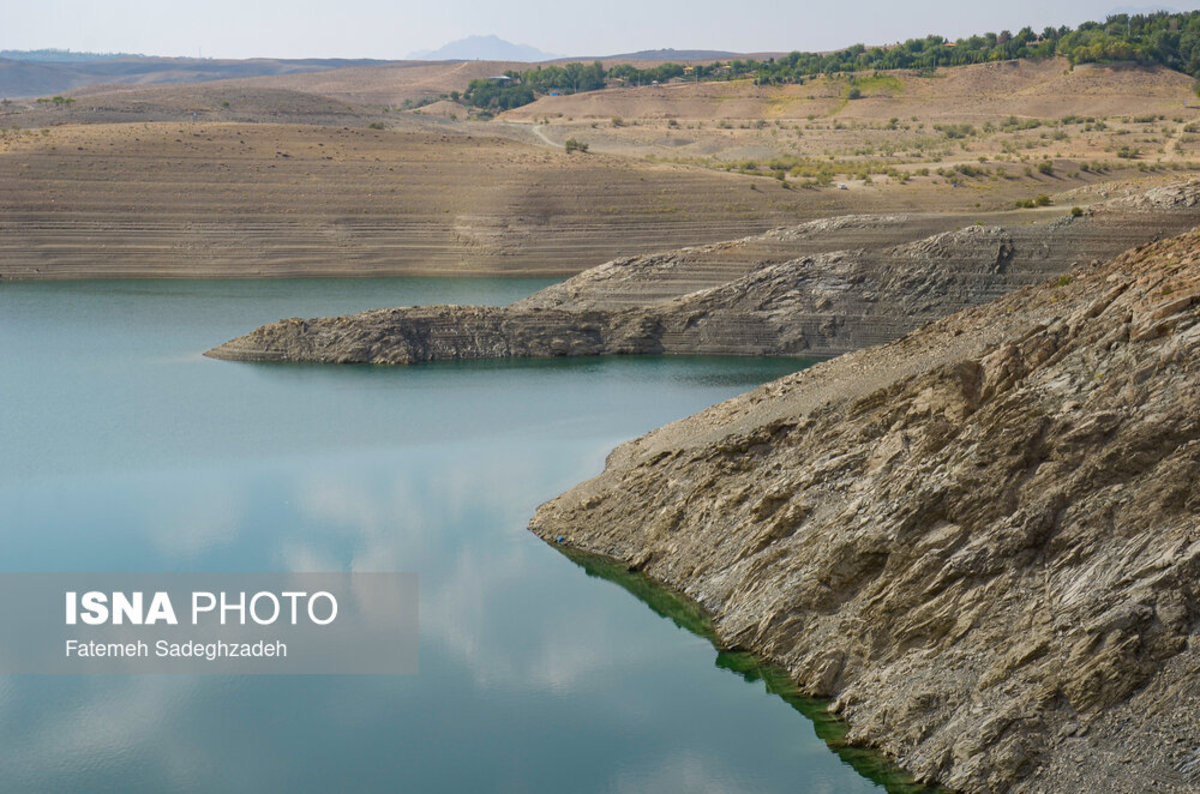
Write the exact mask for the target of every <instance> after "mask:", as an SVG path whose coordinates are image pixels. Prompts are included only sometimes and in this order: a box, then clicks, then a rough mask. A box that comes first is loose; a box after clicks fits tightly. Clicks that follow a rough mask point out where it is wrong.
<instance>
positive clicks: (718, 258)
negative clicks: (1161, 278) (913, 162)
mask: <svg viewBox="0 0 1200 794" xmlns="http://www.w3.org/2000/svg"><path fill="white" fill-rule="evenodd" d="M1198 205H1200V183H1189V184H1185V185H1176V186H1174V187H1170V188H1158V189H1156V190H1155V191H1151V192H1149V193H1146V194H1144V195H1142V196H1139V197H1137V199H1136V200H1125V201H1124V202H1123V203H1119V204H1117V203H1114V204H1102V205H1097V206H1096V207H1095V208H1094V209H1093V210H1092V211H1090V212H1088V213H1086V214H1084V215H1083V216H1080V217H1061V218H1058V219H1057V220H1052V221H1048V222H1044V223H1038V224H1030V223H1028V222H1026V223H1023V224H1005V225H993V226H978V225H973V224H972V225H965V226H963V225H962V224H961V221H962V219H961V218H952V217H947V216H922V215H898V216H897V215H891V216H847V217H842V218H834V219H826V220H820V221H813V222H809V223H806V224H802V225H800V226H796V227H791V228H785V229H777V230H774V231H771V232H768V233H766V234H762V235H756V236H753V237H748V238H744V239H742V240H737V241H733V242H727V243H718V244H714V245H705V246H698V247H692V248H684V249H679V250H676V251H670V252H667V253H662V254H654V255H649V256H640V257H630V258H625V259H618V260H614V261H612V262H609V263H607V264H604V265H601V266H599V267H596V268H592V269H591V270H588V271H585V272H584V273H581V274H580V275H578V276H576V277H574V278H572V279H570V280H568V281H566V282H563V283H562V284H558V285H555V286H552V287H549V288H547V289H545V290H542V291H541V292H539V293H536V294H534V295H532V296H530V297H529V298H527V299H525V300H522V301H518V302H517V303H514V304H513V305H511V306H509V307H505V308H498V309H497V308H480V307H419V308H404V309H389V310H377V311H371V312H364V313H362V314H358V315H352V316H345V317H334V318H325V319H315V320H300V319H291V320H284V321H281V322H278V323H274V324H271V325H267V326H263V327H262V328H259V329H257V330H255V331H253V332H252V333H250V334H247V335H246V336H243V337H240V338H238V339H234V340H232V341H230V342H228V343H226V344H224V345H222V346H220V347H218V348H216V349H215V350H213V351H210V353H209V355H212V356H215V357H218V358H230V359H243V360H255V361H318V362H337V363H349V362H363V363H372V364H411V363H416V362H421V361H433V360H445V359H476V358H504V357H551V356H579V355H599V354H630V353H687V354H693V353H695V354H731V355H804V356H816V357H828V356H834V355H838V354H840V353H844V352H846V351H848V350H856V349H858V348H861V347H864V346H867V345H872V344H877V343H880V342H884V341H887V340H889V339H894V338H896V337H897V336H900V335H901V334H903V333H905V332H907V331H909V330H912V329H913V328H916V327H917V326H919V325H921V324H923V323H926V322H929V321H931V320H934V319H937V318H939V317H943V316H945V315H947V314H949V313H950V312H953V311H956V310H958V309H960V308H962V307H963V306H968V305H973V304H978V303H984V302H986V301H989V300H992V299H994V298H996V297H998V296H999V295H1002V294H1004V293H1006V292H1009V291H1011V290H1013V289H1016V288H1018V287H1021V286H1025V285H1028V284H1034V283H1037V282H1038V281H1041V280H1043V279H1045V278H1046V277H1048V276H1050V275H1056V274H1060V273H1065V272H1066V271H1067V270H1069V269H1070V267H1071V266H1073V265H1075V264H1078V263H1080V262H1085V261H1089V260H1091V259H1102V258H1108V257H1110V256H1113V255H1115V254H1116V253H1118V252H1120V251H1123V250H1125V249H1126V248H1128V247H1130V246H1132V245H1136V244H1138V243H1142V242H1146V241H1148V240H1152V239H1155V238H1156V237H1157V236H1159V235H1164V234H1166V235H1170V234H1177V233H1179V232H1181V231H1183V230H1185V229H1188V228H1191V226H1192V225H1194V224H1195V223H1197V222H1200V206H1198ZM1026 217H1027V216H1026ZM947 226H949V230H948V231H942V232H941V233H934V232H936V231H937V230H938V229H940V228H946V227H947ZM931 233H932V236H929V235H931ZM848 245H854V246H857V247H856V248H847V247H846V246H848Z"/></svg>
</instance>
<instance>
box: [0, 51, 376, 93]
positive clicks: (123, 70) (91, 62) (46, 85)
mask: <svg viewBox="0 0 1200 794" xmlns="http://www.w3.org/2000/svg"><path fill="white" fill-rule="evenodd" d="M5 53H6V54H3V55H0V97H4V98H8V99H18V98H21V97H36V96H45V95H48V94H59V93H62V92H63V91H70V90H72V89H74V88H82V87H83V86H86V85H95V84H97V83H110V84H122V85H130V84H138V85H141V84H145V83H179V82H205V81H208V80H225V79H229V78H236V77H263V76H266V75H274V74H295V73H298V72H315V71H322V70H325V69H336V68H339V67H343V66H372V65H378V64H382V63H386V62H385V61H375V60H362V59H360V60H343V59H328V58H325V59H323V58H305V59H293V60H279V59H272V58H254V59H251V60H241V61H225V60H212V59H208V58H203V59H202V58H160V57H151V56H145V55H123V56H116V57H110V56H106V55H94V54H85V53H67V52H66V51H65V50H63V51H57V50H48V51H42V53H41V54H40V55H39V56H38V57H32V58H31V57H20V56H21V55H28V53H20V52H17V53H14V52H12V51H9V50H6V51H5ZM55 53H57V57H58V58H59V60H54V59H52V58H48V57H42V56H43V55H46V54H55ZM89 56H90V57H89Z"/></svg>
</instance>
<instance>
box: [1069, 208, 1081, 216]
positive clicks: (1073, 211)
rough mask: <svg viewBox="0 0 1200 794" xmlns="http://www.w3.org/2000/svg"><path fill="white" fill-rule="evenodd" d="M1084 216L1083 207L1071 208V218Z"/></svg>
mask: <svg viewBox="0 0 1200 794" xmlns="http://www.w3.org/2000/svg"><path fill="white" fill-rule="evenodd" d="M1080 215H1083V207H1071V217H1072V218H1078V217H1079V216H1080Z"/></svg>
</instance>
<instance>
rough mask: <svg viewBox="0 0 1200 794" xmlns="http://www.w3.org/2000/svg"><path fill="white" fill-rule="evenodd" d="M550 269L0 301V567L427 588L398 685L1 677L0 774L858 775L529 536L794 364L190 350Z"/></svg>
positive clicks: (247, 783) (540, 781) (459, 293)
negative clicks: (402, 362) (304, 359)
mask: <svg viewBox="0 0 1200 794" xmlns="http://www.w3.org/2000/svg"><path fill="white" fill-rule="evenodd" d="M545 283H546V282H545V281H535V280H505V281H496V280H491V281H488V280H462V279H460V280H438V279H390V280H348V281H340V280H335V281H267V282H80V283H73V284H44V283H43V284H3V285H0V406H2V408H0V449H2V450H3V451H4V454H3V455H2V456H0V540H2V542H3V544H4V545H3V547H4V556H3V560H2V563H0V566H2V568H3V569H4V570H10V571H36V570H111V571H128V570H168V571H169V570H179V571H256V570H272V571H274V570H295V571H322V570H331V571H340V570H358V571H388V570H399V571H414V572H416V573H418V574H419V576H420V581H421V604H420V611H421V637H420V640H421V662H420V664H421V669H420V672H419V673H418V674H416V675H410V676H390V677H389V676H376V677H370V676H367V677H339V676H327V677H319V676H316V677H314V676H296V677H282V676H281V677H272V676H257V677H255V676H247V677H205V676H110V677H100V676H96V677H69V678H64V677H57V678H56V677H38V676H8V677H3V678H0V735H3V737H4V742H3V743H2V744H0V780H4V781H5V787H6V788H10V789H11V790H21V791H34V790H36V791H120V792H175V791H179V792H182V791H228V792H243V791H244V792H264V791H289V792H326V791H339V790H342V791H362V792H375V791H379V792H382V791H388V792H391V791H397V790H401V791H472V792H491V791H495V792H506V791H522V792H525V791H531V792H567V791H570V792H591V791H597V792H600V791H602V792H612V791H637V792H641V791H720V792H736V791H745V792H775V791H778V792H785V791H786V792H835V791H836V792H860V791H872V790H879V786H878V785H877V784H876V783H873V782H872V781H870V780H868V779H866V778H864V777H863V776H861V775H859V774H858V773H857V772H855V771H854V769H853V768H852V767H851V766H850V765H848V764H847V763H846V762H845V761H844V760H843V759H842V758H841V757H839V756H838V755H836V754H834V753H832V752H830V750H829V749H828V747H827V746H826V745H825V743H824V742H822V741H821V740H820V739H818V738H817V736H816V735H815V733H814V728H813V724H812V723H811V722H809V721H808V720H807V719H805V718H803V717H802V716H801V715H799V714H798V713H797V712H796V710H794V709H793V708H792V706H791V705H789V703H788V702H787V701H785V699H783V698H781V697H777V696H775V695H773V694H771V693H770V692H768V691H767V688H765V687H764V686H763V683H762V682H761V681H760V680H758V679H759V678H760V677H761V676H760V675H758V674H748V673H747V669H746V668H745V666H744V665H742V664H741V663H738V664H731V663H730V662H729V660H728V659H725V660H724V661H722V660H717V663H716V664H714V659H715V658H716V655H715V653H714V651H713V649H712V647H711V645H710V644H709V643H708V641H707V640H706V639H705V638H704V637H703V636H701V635H697V634H695V633H692V632H691V631H688V630H685V629H683V628H680V627H678V626H677V625H676V624H675V623H674V622H672V621H671V620H669V619H664V617H663V616H662V615H660V614H659V613H657V612H655V611H654V610H653V609H648V608H647V607H646V605H645V604H643V603H642V602H641V601H639V600H637V599H635V598H633V597H631V596H630V595H629V593H628V592H626V589H624V588H623V587H617V586H614V585H613V584H612V583H610V582H608V581H605V580H603V579H600V578H596V577H593V576H590V575H589V574H588V572H587V570H585V569H584V568H582V567H580V566H577V565H575V564H573V563H572V562H571V561H570V560H568V559H566V558H565V557H563V556H562V555H560V554H559V553H558V552H557V551H556V550H555V549H552V548H550V547H548V546H546V545H544V544H543V543H541V542H540V541H539V540H538V539H537V538H535V537H534V536H533V535H532V534H530V533H529V532H528V531H527V530H526V529H525V525H526V523H527V521H528V519H529V517H530V516H531V515H532V513H533V510H534V509H535V508H536V506H537V505H538V504H539V503H541V502H542V501H544V500H546V499H548V498H550V497H552V496H554V495H556V494H557V493H559V492H561V491H563V490H565V489H567V488H569V487H570V486H571V485H573V484H574V483H576V482H578V481H579V480H581V479H584V478H586V477H588V476H590V475H592V474H595V473H596V472H598V471H599V469H600V467H601V466H602V464H603V459H604V456H605V455H606V454H607V452H608V451H609V450H610V449H611V448H612V447H613V446H614V445H615V444H617V443H619V442H621V441H623V440H626V439H628V438H631V437H633V436H636V435H637V434H640V433H642V432H645V431H647V430H649V429H651V428H653V427H656V426H658V425H661V424H663V423H665V422H668V421H671V420H673V419H676V418H679V417H682V416H685V415H687V414H689V413H692V412H694V411H696V410H699V409H701V408H703V407H705V406H707V405H709V404H711V403H713V402H715V401H717V400H720V399H723V398H725V397H729V396H732V395H734V394H737V393H739V392H741V391H744V390H746V389H748V388H751V387H753V386H754V385H757V384H758V383H761V382H763V381H765V380H768V379H770V378H773V377H776V376H779V375H781V374H784V373H785V372H788V371H791V370H793V369H795V368H797V367H798V366H800V364H799V362H796V361H780V360H775V361H770V360H750V359H689V358H649V359H620V358H614V359H591V360H571V361H543V362H524V363H512V362H508V363H504V362H500V363H497V362H491V363H488V362H483V363H480V362H476V363H446V364H434V365H425V366H419V367H413V368H395V369H392V368H372V367H320V366H289V365H263V364H237V363H230V362H220V361H213V360H209V359H205V358H203V357H202V356H201V355H200V354H201V352H202V351H203V350H205V349H207V348H209V347H212V346H214V345H216V344H218V343H220V342H222V341H224V340H226V339H227V338H230V337H232V336H235V335H238V334H241V333H244V332H246V331H248V330H250V329H251V328H253V327H254V326H256V325H259V324H261V323H264V322H269V321H272V320H275V319H278V318H280V317H287V316H315V315H321V314H334V313H343V312H350V311H357V310H361V309H366V308H371V307H378V306H390V305H402V304H419V303H431V302H456V303H505V302H508V301H510V300H512V299H514V298H516V297H520V296H521V295H524V294H527V293H529V292H532V291H533V290H535V289H537V288H538V287H540V286H542V285H544V284H545ZM6 641H7V640H6ZM730 667H733V668H735V669H736V672H737V674H731V672H730V671H729V670H728V669H723V668H730Z"/></svg>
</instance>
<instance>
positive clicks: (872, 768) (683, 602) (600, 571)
mask: <svg viewBox="0 0 1200 794" xmlns="http://www.w3.org/2000/svg"><path fill="white" fill-rule="evenodd" d="M554 545H555V548H557V549H558V550H559V551H560V552H561V553H562V554H563V556H565V557H567V558H568V559H569V560H571V561H572V562H574V563H575V564H576V565H578V566H579V567H580V568H582V569H583V570H584V571H585V572H586V573H587V574H588V576H592V577H595V578H597V579H604V580H605V581H608V582H611V583H613V584H615V585H617V586H618V587H620V588H622V589H623V590H625V591H627V592H629V593H630V594H632V595H633V596H634V597H635V598H637V599H638V600H639V601H641V602H642V603H644V604H645V605H646V606H648V607H650V609H651V610H652V611H653V612H654V613H655V614H657V615H659V616H660V617H663V618H666V619H667V620H669V621H671V622H672V623H674V624H675V625H676V626H677V627H679V628H681V629H684V630H685V631H689V632H691V633H693V634H695V635H697V636H699V637H703V638H704V639H706V640H708V641H709V642H711V643H712V644H713V647H714V648H715V649H716V651H717V657H716V666H717V667H719V668H721V669H723V670H728V671H729V672H731V673H733V674H735V675H737V676H739V677H741V678H742V679H743V680H744V681H746V682H747V683H749V684H756V683H759V682H761V683H762V685H763V687H764V689H765V690H766V691H767V692H768V693H770V694H772V695H777V696H778V697H779V698H780V699H781V700H783V701H784V702H785V703H787V704H788V705H789V706H791V707H792V708H793V709H795V710H796V711H798V712H800V713H801V714H803V715H804V716H805V717H806V718H807V719H808V720H809V721H810V722H812V726H813V731H814V732H815V733H816V735H817V738H819V739H820V740H821V741H823V742H824V743H825V744H826V745H827V746H828V747H829V749H830V750H832V751H833V752H834V753H835V754H836V755H837V756H838V758H840V759H841V760H842V761H843V762H844V763H845V764H847V765H848V766H850V767H852V768H853V769H854V771H855V772H858V773H859V774H860V775H862V776H863V777H865V778H867V779H868V780H870V781H872V782H874V783H878V784H879V785H881V786H883V787H884V789H886V790H887V791H888V793H889V794H948V791H949V790H948V789H946V788H943V787H941V786H928V785H924V784H922V783H919V782H917V781H916V780H914V779H913V776H912V775H910V774H909V773H908V772H905V771H904V770H903V769H901V768H900V767H898V766H897V765H896V764H894V763H893V762H891V761H890V760H889V759H888V758H887V757H885V756H884V755H882V754H881V753H879V752H877V751H875V750H872V749H870V748H867V747H860V746H856V745H853V744H849V743H847V741H846V734H847V733H848V726H847V725H846V723H845V721H844V720H842V719H841V718H839V717H838V716H837V715H836V714H834V713H833V712H831V711H830V710H829V706H830V702H831V701H829V700H828V699H824V698H814V697H809V696H807V695H805V694H804V693H803V692H802V691H801V690H800V687H799V686H797V685H796V683H795V682H794V681H793V680H792V679H791V678H790V677H789V676H788V674H787V671H786V670H784V669H783V668H782V667H780V666H779V665H775V664H772V663H770V662H769V661H766V660H764V659H762V658H761V657H759V656H756V655H755V654H753V653H749V652H746V651H741V650H736V649H727V648H722V647H721V642H720V640H719V638H718V637H717V633H716V629H715V628H714V626H713V622H712V619H711V617H710V616H709V615H708V613H707V612H705V610H704V608H703V607H701V606H700V605H699V604H697V603H696V602H694V601H692V600H691V599H690V598H688V597H687V596H685V595H683V594H682V593H679V592H677V591H675V590H673V589H671V588H670V587H667V586H666V585H663V584H660V583H658V582H656V581H655V580H654V579H652V578H650V577H649V576H647V575H646V574H644V573H641V572H640V571H635V570H630V569H629V567H628V566H627V565H624V564H623V563H621V562H620V561H618V560H614V559H612V558H610V557H605V556H603V555H601V554H594V553H592V552H588V551H583V550H581V549H577V548H572V547H570V546H563V545H558V544H554Z"/></svg>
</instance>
